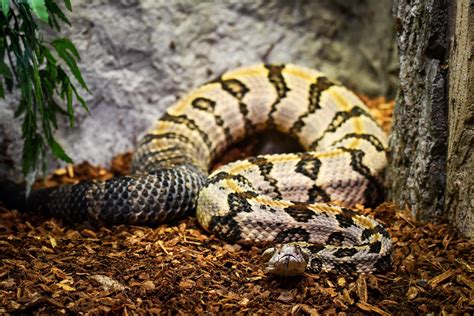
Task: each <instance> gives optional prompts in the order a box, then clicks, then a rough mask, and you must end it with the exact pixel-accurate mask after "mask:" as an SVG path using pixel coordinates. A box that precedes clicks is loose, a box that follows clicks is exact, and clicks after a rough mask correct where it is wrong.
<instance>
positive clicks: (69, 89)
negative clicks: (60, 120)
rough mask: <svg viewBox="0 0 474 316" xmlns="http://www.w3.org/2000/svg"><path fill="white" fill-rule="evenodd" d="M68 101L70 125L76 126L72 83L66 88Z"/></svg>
mask: <svg viewBox="0 0 474 316" xmlns="http://www.w3.org/2000/svg"><path fill="white" fill-rule="evenodd" d="M66 101H67V102H66V103H67V112H68V114H69V126H70V127H71V128H72V127H74V109H73V107H72V88H71V84H68V85H67V88H66Z"/></svg>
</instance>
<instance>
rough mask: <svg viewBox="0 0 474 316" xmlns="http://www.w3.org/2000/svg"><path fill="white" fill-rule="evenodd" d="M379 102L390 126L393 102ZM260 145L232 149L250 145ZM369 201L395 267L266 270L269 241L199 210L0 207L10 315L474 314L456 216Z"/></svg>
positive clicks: (121, 160) (125, 160)
mask: <svg viewBox="0 0 474 316" xmlns="http://www.w3.org/2000/svg"><path fill="white" fill-rule="evenodd" d="M369 101H370V100H369ZM371 102H372V103H371V104H369V105H371V106H372V107H373V108H374V109H375V114H376V116H377V118H378V119H379V120H380V121H381V123H382V124H383V126H384V127H385V128H386V129H388V128H389V125H390V113H391V109H392V106H393V103H387V102H385V101H384V100H383V99H379V100H375V101H371ZM255 144H256V142H255V141H254V140H251V141H248V142H247V143H246V144H244V145H241V146H240V147H239V149H234V150H233V151H232V150H231V151H230V152H229V153H230V154H228V155H227V156H228V157H227V158H226V159H224V160H225V161H227V160H232V159H235V158H239V157H240V156H242V155H248V154H251V152H252V147H255V146H256V145H255ZM242 153H243V154H242ZM229 155H230V156H232V157H231V158H229ZM129 161H130V154H126V155H121V156H118V157H116V158H115V159H114V160H113V162H112V167H111V168H110V169H104V168H101V167H94V166H91V165H89V164H88V163H83V164H80V165H76V166H70V167H67V168H64V169H60V170H57V171H56V172H55V173H54V174H53V175H51V176H50V177H48V179H47V181H46V183H40V185H41V186H42V185H48V186H49V185H55V184H65V183H76V182H77V181H79V180H84V179H93V178H99V179H108V178H110V177H112V176H114V175H119V174H124V173H128V172H129ZM359 211H360V212H362V213H364V214H371V215H372V216H374V217H375V218H377V219H378V220H379V221H380V222H382V223H384V224H385V225H386V226H387V227H388V230H389V232H390V234H391V236H392V239H393V242H394V263H393V269H392V270H390V271H388V272H387V273H384V274H377V275H353V276H342V275H333V274H319V275H315V274H305V275H303V276H302V277H298V278H287V279H285V278H275V277H271V276H267V275H265V274H264V272H263V269H262V266H261V264H260V254H261V251H262V250H261V249H258V248H256V247H252V248H245V247H241V246H238V245H230V244H226V243H225V242H223V241H220V240H219V239H217V238H216V237H214V236H212V235H209V234H207V233H206V232H204V231H203V230H202V229H201V228H200V227H199V224H198V223H197V221H196V219H195V218H194V217H191V218H188V219H185V220H182V221H180V222H178V223H175V224H173V225H161V226H158V227H154V228H150V227H136V226H123V225H122V226H113V227H92V226H89V225H87V224H75V225H65V224H62V223H61V222H60V221H59V220H56V219H45V218H43V217H40V216H37V215H34V214H20V213H18V212H17V211H14V210H7V209H5V208H4V207H1V206H0V314H30V313H33V314H76V313H77V314H124V315H137V314H144V313H148V314H163V313H168V314H176V313H179V314H182V313H186V314H188V313H211V314H217V313H227V314H233V313H236V312H241V313H256V314H268V313H285V314H303V315H304V314H308V315H317V314H339V315H348V314H359V315H365V314H380V315H390V314H398V315H410V314H411V315H416V314H429V313H436V314H461V315H462V314H465V315H469V314H471V315H472V314H473V313H474V303H473V302H474V300H473V296H474V295H473V294H474V282H473V280H472V278H473V262H474V260H473V259H474V247H473V243H472V242H471V241H469V240H467V239H464V238H462V237H461V236H460V235H458V234H457V233H456V232H455V231H454V230H453V229H452V228H451V227H450V226H449V225H448V224H447V223H445V222H440V223H431V222H430V223H420V222H417V221H416V220H415V219H413V218H412V217H411V216H410V213H409V211H408V210H399V209H396V208H395V207H394V206H393V205H391V204H389V203H384V204H382V205H380V206H379V207H377V208H376V209H375V210H371V209H364V208H363V207H359Z"/></svg>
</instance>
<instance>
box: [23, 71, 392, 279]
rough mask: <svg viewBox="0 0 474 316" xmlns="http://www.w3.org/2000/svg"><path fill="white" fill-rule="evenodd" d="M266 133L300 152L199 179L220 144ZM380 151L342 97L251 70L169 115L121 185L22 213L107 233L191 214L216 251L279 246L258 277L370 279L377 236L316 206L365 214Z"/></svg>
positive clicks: (382, 259)
mask: <svg viewBox="0 0 474 316" xmlns="http://www.w3.org/2000/svg"><path fill="white" fill-rule="evenodd" d="M267 128H274V129H276V130H279V131H281V132H284V133H287V134H289V135H291V136H293V137H294V138H296V139H297V140H298V141H299V143H300V144H301V145H302V147H303V148H304V149H305V150H306V152H302V153H296V154H279V155H266V156H258V157H254V158H249V159H246V160H241V161H238V162H234V163H231V164H228V165H226V166H224V167H222V168H220V169H218V170H216V171H215V172H213V173H212V174H211V175H209V176H208V170H209V168H210V166H211V164H212V162H213V160H214V159H215V158H216V157H218V156H219V155H220V154H221V153H222V152H223V151H224V150H225V149H226V148H227V147H228V146H229V145H231V144H233V143H235V142H237V141H239V140H242V139H244V138H245V137H251V135H253V134H254V133H255V132H258V131H261V130H263V129H267ZM385 147H386V136H385V134H384V133H383V131H382V130H381V128H380V127H379V126H378V125H377V123H376V122H375V121H374V119H373V118H372V117H371V115H370V114H369V113H368V110H367V108H366V107H365V105H364V104H363V103H362V101H361V100H360V99H359V98H357V97H356V96H355V95H354V94H353V93H352V92H350V91H349V90H347V89H346V88H344V87H343V86H341V85H338V84H335V83H333V82H331V81H330V80H328V79H327V78H326V77H325V76H324V75H323V74H322V73H320V72H317V71H315V70H310V69H306V68H302V67H298V66H295V65H258V66H253V67H246V68H240V69H236V70H233V71H229V72H227V73H225V74H223V75H221V76H220V77H219V78H218V79H216V80H214V81H211V82H209V83H207V84H205V85H202V86H201V87H199V88H197V89H195V90H193V91H191V92H190V93H189V94H188V95H186V96H185V97H183V98H182V99H181V100H179V101H178V102H177V103H176V104H174V105H173V106H171V107H170V108H169V109H168V110H167V111H166V113H165V114H164V115H163V116H162V117H161V118H160V119H159V120H158V121H157V123H156V125H155V126H154V128H153V129H152V130H151V131H150V132H149V133H148V134H146V135H145V136H144V137H143V139H142V141H141V142H140V145H139V147H138V149H137V151H136V153H135V155H134V160H133V167H134V170H135V172H134V174H133V175H131V176H126V177H120V178H115V179H112V180H109V181H105V182H103V181H102V182H99V181H97V182H94V181H93V182H83V183H79V184H77V185H73V186H63V187H59V188H54V189H44V190H39V191H34V192H33V193H32V194H31V195H30V197H29V199H28V204H29V206H30V208H31V209H37V210H38V209H39V210H40V211H44V212H47V213H49V214H52V215H54V216H58V217H62V218H64V219H67V220H69V221H82V220H89V221H96V222H105V223H110V224H118V223H128V224H157V223H161V222H165V221H171V220H174V219H178V218H182V217H184V216H186V215H187V214H188V213H190V212H191V211H192V210H194V209H196V210H197V218H198V221H199V223H200V224H201V226H202V227H203V228H205V229H206V230H208V231H209V232H211V233H213V234H215V235H217V236H218V237H219V238H222V239H224V240H227V241H230V242H238V243H241V244H268V243H276V244H286V243H290V244H289V245H285V246H277V247H274V248H271V249H270V250H267V251H266V253H265V256H266V257H267V260H269V261H268V263H267V270H268V271H269V272H272V273H276V274H281V273H287V274H296V273H301V272H302V271H301V270H302V269H303V270H304V269H305V268H306V269H307V270H309V271H312V272H316V271H329V270H335V271H339V272H346V273H347V272H354V271H355V272H372V271H377V270H383V269H385V268H386V267H387V266H389V265H390V261H391V241H390V237H389V235H388V233H387V232H386V230H385V228H384V227H383V226H382V225H380V224H379V223H377V222H376V221H375V220H374V219H372V218H370V217H366V216H362V215H359V214H357V213H355V212H354V211H352V210H350V209H348V208H345V207H340V206H336V205H332V204H330V203H328V202H330V201H331V200H336V201H341V202H343V203H344V204H345V205H347V206H352V205H354V204H356V203H365V204H375V203H377V202H378V201H379V199H380V197H381V190H382V187H381V181H380V176H381V172H382V171H383V168H384V167H385V164H386V156H385ZM196 204H197V207H196ZM288 250H289V252H288ZM301 258H302V259H301ZM301 260H302V261H304V266H303V267H302V268H300V267H299V264H300V263H301ZM282 269H283V272H282ZM293 270H295V271H296V272H295V271H293Z"/></svg>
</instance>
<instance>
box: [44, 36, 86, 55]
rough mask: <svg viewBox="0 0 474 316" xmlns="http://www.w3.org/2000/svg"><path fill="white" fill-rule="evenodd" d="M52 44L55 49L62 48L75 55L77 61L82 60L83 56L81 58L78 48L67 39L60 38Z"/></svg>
mask: <svg viewBox="0 0 474 316" xmlns="http://www.w3.org/2000/svg"><path fill="white" fill-rule="evenodd" d="M51 44H52V45H53V46H54V47H56V46H60V47H62V48H63V49H64V50H68V51H69V52H71V53H72V54H73V55H74V57H76V59H77V60H81V56H79V52H78V51H77V48H76V46H74V44H73V43H72V42H71V41H70V40H69V39H67V38H58V39H55V40H54V41H53V42H52V43H51Z"/></svg>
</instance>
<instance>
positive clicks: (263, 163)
mask: <svg viewBox="0 0 474 316" xmlns="http://www.w3.org/2000/svg"><path fill="white" fill-rule="evenodd" d="M247 161H248V162H250V163H252V164H254V165H255V166H257V167H258V170H259V171H260V174H261V175H262V177H263V179H265V181H266V182H267V183H268V184H269V185H270V187H271V188H272V189H273V191H272V193H273V194H275V198H278V199H281V198H282V196H281V192H280V190H279V189H278V185H277V184H278V181H277V180H276V179H275V178H273V177H272V176H271V175H270V172H271V171H272V169H273V164H272V163H271V162H270V161H268V160H267V159H266V158H264V157H252V158H249V159H248V160H247Z"/></svg>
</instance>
